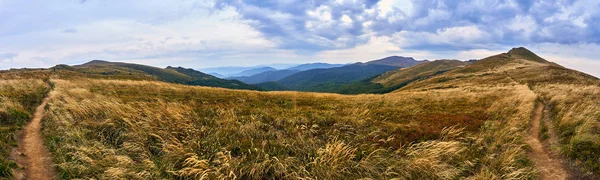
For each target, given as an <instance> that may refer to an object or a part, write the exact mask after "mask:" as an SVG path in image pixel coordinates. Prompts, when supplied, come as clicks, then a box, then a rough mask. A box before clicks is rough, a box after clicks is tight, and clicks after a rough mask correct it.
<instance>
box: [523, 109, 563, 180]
mask: <svg viewBox="0 0 600 180" xmlns="http://www.w3.org/2000/svg"><path fill="white" fill-rule="evenodd" d="M543 114H544V104H543V103H541V102H538V104H537V106H536V108H535V110H534V112H533V117H532V120H531V122H530V123H531V124H530V125H531V126H530V127H531V129H529V135H528V136H527V139H526V141H527V144H529V146H531V152H530V153H529V158H530V159H531V160H532V161H533V162H534V164H535V166H536V167H537V168H538V170H539V173H538V179H542V180H545V179H549V180H559V179H567V178H568V177H569V176H568V173H567V170H566V168H565V167H564V163H562V161H561V160H560V159H559V158H558V157H556V156H555V155H552V154H551V153H550V152H549V151H548V150H547V149H545V148H544V145H543V144H542V141H541V140H540V133H541V128H540V123H541V122H542V118H543Z"/></svg>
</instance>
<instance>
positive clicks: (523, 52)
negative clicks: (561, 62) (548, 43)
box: [508, 47, 550, 63]
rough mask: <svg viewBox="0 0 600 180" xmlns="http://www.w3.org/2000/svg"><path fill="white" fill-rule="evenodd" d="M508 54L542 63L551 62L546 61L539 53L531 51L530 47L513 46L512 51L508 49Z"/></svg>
mask: <svg viewBox="0 0 600 180" xmlns="http://www.w3.org/2000/svg"><path fill="white" fill-rule="evenodd" d="M508 55H510V56H513V57H516V58H519V59H526V60H531V61H536V62H540V63H550V62H548V61H546V60H545V59H544V58H541V57H540V56H538V55H537V54H535V53H533V52H531V51H530V50H529V49H527V48H524V47H518V48H512V49H511V50H510V51H508Z"/></svg>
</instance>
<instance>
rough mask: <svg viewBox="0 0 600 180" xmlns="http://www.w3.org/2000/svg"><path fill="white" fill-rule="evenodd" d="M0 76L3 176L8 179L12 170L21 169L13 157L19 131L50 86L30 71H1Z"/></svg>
mask: <svg viewBox="0 0 600 180" xmlns="http://www.w3.org/2000/svg"><path fill="white" fill-rule="evenodd" d="M0 76H1V77H2V78H1V79H2V80H0V179H8V178H10V177H11V170H12V169H13V168H18V167H17V164H16V163H15V162H14V161H13V160H12V159H11V158H10V154H11V151H12V149H13V148H14V147H15V146H16V145H17V138H18V137H17V132H18V131H19V130H20V129H21V127H22V126H23V125H24V124H26V123H27V121H28V120H29V118H30V116H31V114H32V112H33V111H34V109H35V107H37V106H38V105H39V103H40V102H41V100H42V99H43V97H45V96H46V93H47V92H48V91H49V90H50V87H49V86H48V85H47V84H46V83H45V82H44V81H43V80H42V79H37V78H36V77H31V76H27V74H19V75H15V74H11V73H2V74H1V75H0Z"/></svg>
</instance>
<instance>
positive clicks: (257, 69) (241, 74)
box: [230, 66, 277, 77]
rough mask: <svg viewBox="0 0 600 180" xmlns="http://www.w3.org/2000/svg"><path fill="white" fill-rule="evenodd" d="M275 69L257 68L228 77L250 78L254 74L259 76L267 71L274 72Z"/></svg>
mask: <svg viewBox="0 0 600 180" xmlns="http://www.w3.org/2000/svg"><path fill="white" fill-rule="evenodd" d="M276 70H277V69H275V68H272V67H268V66H267V67H258V68H253V69H248V70H244V71H242V72H240V73H237V74H233V75H231V76H230V77H242V76H252V75H255V74H260V73H263V72H267V71H276Z"/></svg>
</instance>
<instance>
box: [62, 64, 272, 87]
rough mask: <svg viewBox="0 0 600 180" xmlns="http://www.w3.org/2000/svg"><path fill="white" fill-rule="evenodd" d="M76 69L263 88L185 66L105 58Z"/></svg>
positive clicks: (185, 82) (86, 72) (211, 84)
mask: <svg viewBox="0 0 600 180" xmlns="http://www.w3.org/2000/svg"><path fill="white" fill-rule="evenodd" d="M73 70H74V71H78V72H82V73H85V74H91V75H94V74H96V75H101V76H115V77H124V78H129V77H131V78H137V77H138V76H141V77H146V78H155V79H157V80H160V81H164V82H170V83H178V84H185V85H200V86H210V87H222V88H230V89H249V90H261V89H260V88H258V87H256V86H253V85H249V84H246V83H243V82H241V81H238V80H226V79H220V78H217V77H215V76H212V75H209V74H205V73H203V72H200V71H196V70H194V69H186V68H183V67H171V66H169V67H167V68H164V69H163V68H158V67H153V66H147V65H140V64H133V63H123V62H109V61H104V60H93V61H90V62H87V63H84V64H81V65H75V66H73Z"/></svg>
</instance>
